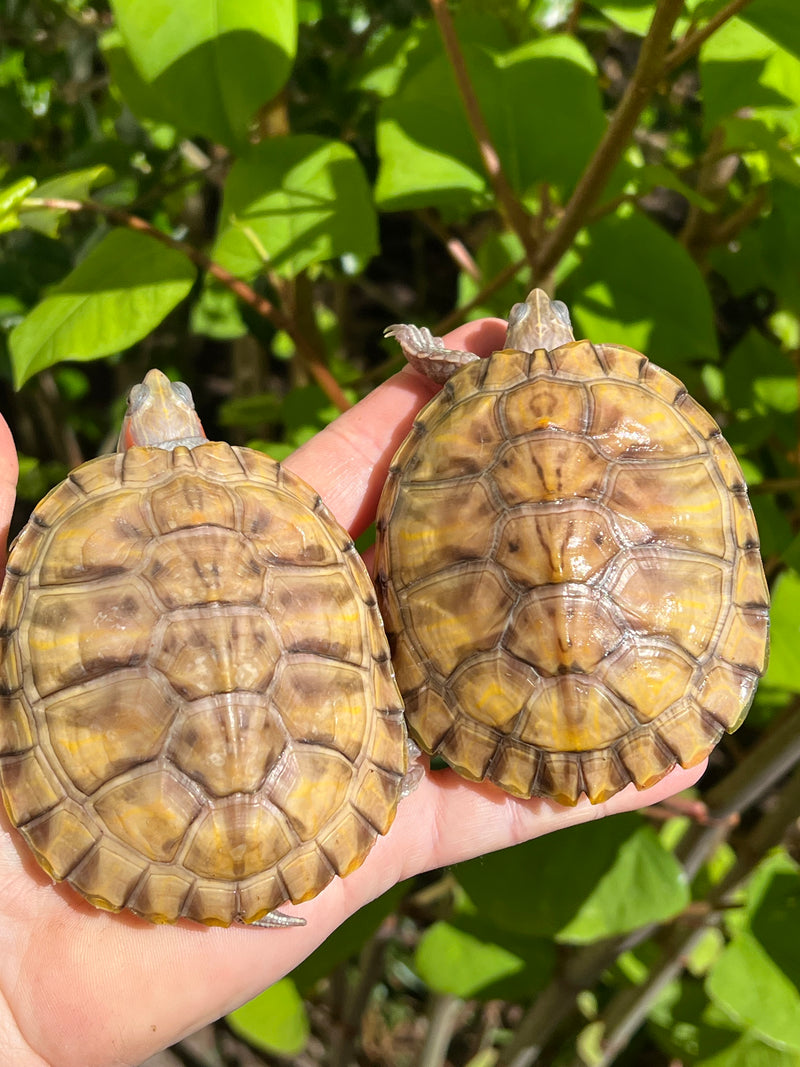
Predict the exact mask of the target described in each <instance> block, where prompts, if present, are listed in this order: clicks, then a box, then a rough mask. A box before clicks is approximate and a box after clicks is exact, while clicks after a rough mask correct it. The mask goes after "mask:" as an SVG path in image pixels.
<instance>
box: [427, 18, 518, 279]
mask: <svg viewBox="0 0 800 1067" xmlns="http://www.w3.org/2000/svg"><path fill="white" fill-rule="evenodd" d="M430 3H431V8H432V10H433V14H434V17H435V19H436V22H437V24H438V26H439V32H440V33H441V35H442V40H443V42H444V47H445V51H446V52H447V56H448V58H449V60H450V65H451V66H452V68H453V74H454V75H455V79H456V85H457V86H458V91H459V94H460V96H461V100H462V103H463V104H464V110H465V111H466V113H467V121H468V122H469V125H470V128H471V130H472V135H473V137H474V138H475V142H476V144H477V145H478V151H479V152H480V154H481V159H482V160H483V166H484V169H485V171H486V174H487V176H488V178H489V181H490V183H491V186H492V188H493V189H494V193H495V196H496V197H497V201H498V204H499V205H500V210H501V211H502V213H503V214H504V215H505V218H506V221H507V222H508V224H509V226H510V227H511V229H512V230H513V231H514V233H516V235H517V237H519V239H520V241H521V242H522V245H523V247H524V249H525V252H526V254H527V257H528V262H529V263H533V262H534V260H535V256H536V242H535V241H534V239H533V229H532V225H531V218H530V215H529V214H528V212H527V211H526V210H525V208H524V207H523V206H522V204H521V203H520V201H519V199H518V198H517V195H516V193H515V192H514V190H513V189H512V188H511V183H510V182H509V180H508V178H507V177H506V175H505V171H504V170H503V166H502V164H501V162H500V157H499V156H498V154H497V150H496V148H495V147H494V144H493V143H492V137H491V134H490V133H489V127H488V126H487V125H486V120H485V119H484V117H483V112H482V111H481V107H480V104H479V103H478V98H477V96H476V95H475V90H474V89H473V87H472V82H471V81H470V77H469V71H468V70H467V64H466V62H465V61H464V53H463V52H462V51H461V45H460V44H459V42H458V37H457V36H456V31H455V27H454V26H453V20H452V18H451V17H450V12H449V11H448V9H447V0H430Z"/></svg>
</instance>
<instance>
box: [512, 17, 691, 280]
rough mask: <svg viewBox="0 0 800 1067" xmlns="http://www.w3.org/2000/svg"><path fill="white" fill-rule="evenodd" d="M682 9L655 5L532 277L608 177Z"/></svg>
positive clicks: (573, 229) (550, 262) (548, 267)
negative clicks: (632, 64) (629, 71)
mask: <svg viewBox="0 0 800 1067" xmlns="http://www.w3.org/2000/svg"><path fill="white" fill-rule="evenodd" d="M682 9H683V0H660V2H659V4H658V7H657V8H656V12H655V15H654V16H653V21H652V23H651V24H650V29H649V30H648V32H647V36H646V37H645V39H644V41H643V42H642V49H641V51H640V53H639V60H638V62H637V64H636V69H635V70H634V72H633V77H632V78H631V80H630V82H629V83H628V87H627V89H626V90H625V95H624V96H623V97H622V100H621V101H620V103H619V106H618V107H617V110H616V111H615V112H614V115H613V117H612V119H611V121H610V122H609V124H608V127H607V128H606V132H605V134H604V135H603V137H602V139H601V141H600V144H599V145H598V146H597V149H596V151H595V153H594V155H593V156H592V158H591V159H590V160H589V163H588V165H587V167H586V169H585V170H584V172H583V174H582V175H581V177H580V178H579V180H578V184H577V185H576V186H575V191H574V192H573V194H572V196H571V197H570V200H569V203H568V204H567V206H566V208H565V209H564V214H563V215H562V216H561V220H560V222H559V223H558V225H557V226H556V228H555V229H554V230H552V231H551V232H550V234H549V235H548V236H547V238H546V239H545V241H544V242H543V244H542V245H541V247H540V248H539V251H538V254H537V255H536V257H535V258H534V260H533V264H534V272H535V274H536V277H537V278H540V279H541V278H542V277H546V276H547V275H548V274H550V273H551V271H552V270H553V269H554V268H555V266H556V265H557V263H558V262H559V260H560V259H561V257H562V256H563V255H564V253H565V252H566V251H567V249H568V248H569V247H570V245H571V244H572V242H573V240H574V239H575V236H576V234H577V233H578V231H579V230H580V228H581V226H583V224H584V222H585V220H586V216H587V214H588V213H589V211H590V209H591V208H592V206H593V205H594V203H595V201H596V200H597V199H598V197H599V196H600V194H601V193H602V191H603V189H604V188H605V186H606V183H607V182H608V179H609V178H610V177H611V173H612V171H613V170H614V168H615V167H616V165H617V163H618V162H619V159H620V157H621V156H622V153H623V152H624V151H625V148H626V147H627V145H628V142H629V141H630V138H631V135H632V133H633V131H634V128H635V126H636V123H637V121H638V119H639V116H640V115H641V113H642V111H643V110H644V108H645V105H646V104H647V101H648V100H649V99H650V96H651V95H652V93H653V91H654V89H655V87H656V85H657V84H658V81H659V80H660V78H661V77H662V76H663V73H664V55H665V53H666V51H667V48H668V47H669V43H670V40H671V34H672V28H673V26H674V25H675V23H676V21H677V19H678V16H679V15H680V13H681V10H682Z"/></svg>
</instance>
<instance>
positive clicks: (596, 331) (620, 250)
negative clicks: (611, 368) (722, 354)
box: [559, 212, 718, 374]
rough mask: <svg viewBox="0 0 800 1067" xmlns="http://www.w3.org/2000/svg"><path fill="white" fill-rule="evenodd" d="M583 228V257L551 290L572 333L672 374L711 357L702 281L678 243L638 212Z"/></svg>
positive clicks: (710, 316) (711, 332) (709, 311)
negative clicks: (619, 347)
mask: <svg viewBox="0 0 800 1067" xmlns="http://www.w3.org/2000/svg"><path fill="white" fill-rule="evenodd" d="M588 233H589V245H588V247H587V248H586V249H585V250H584V252H583V262H582V263H581V265H580V266H579V267H578V269H577V270H576V271H575V272H574V273H573V274H572V275H570V277H569V278H568V279H567V281H566V283H565V285H564V287H563V290H560V291H559V296H560V297H562V299H564V300H566V302H567V304H568V305H569V308H570V311H571V312H572V316H573V320H574V322H575V327H576V336H581V337H588V338H590V339H591V340H592V341H594V342H595V343H599V342H604V343H613V344H624V345H629V346H630V347H631V348H636V349H638V350H639V351H640V352H644V353H645V354H646V355H647V356H648V357H649V358H650V359H651V360H652V361H653V362H654V363H657V364H659V365H660V366H662V367H666V369H667V370H672V371H674V372H675V373H677V374H680V373H682V372H683V370H684V369H685V365H686V363H688V362H692V361H700V360H716V359H717V358H718V353H717V340H716V332H715V329H714V312H713V308H712V306H711V298H710V296H709V292H708V287H707V285H706V283H705V280H704V278H703V276H702V274H701V273H700V271H699V269H698V267H697V264H696V263H695V262H694V260H693V259H692V258H691V257H690V256H689V254H688V252H687V251H686V250H685V249H684V248H683V247H682V245H680V244H678V242H677V241H675V240H674V239H673V238H672V237H670V236H669V234H667V233H666V232H665V231H664V230H662V229H661V227H660V226H657V225H656V223H654V222H652V221H651V220H650V219H649V218H647V217H646V216H645V215H642V214H640V213H639V212H632V213H625V214H618V215H614V216H609V217H608V218H604V219H601V220H600V221H599V222H597V223H595V224H594V225H593V226H592V227H591V228H590V229H589V231H588Z"/></svg>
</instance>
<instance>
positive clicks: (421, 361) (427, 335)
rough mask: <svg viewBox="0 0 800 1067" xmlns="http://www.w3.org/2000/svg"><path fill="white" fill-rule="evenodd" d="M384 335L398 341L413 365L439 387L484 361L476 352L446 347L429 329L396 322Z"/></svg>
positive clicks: (388, 327)
mask: <svg viewBox="0 0 800 1067" xmlns="http://www.w3.org/2000/svg"><path fill="white" fill-rule="evenodd" d="M383 336H384V337H393V338H394V339H395V340H396V341H398V342H399V344H400V347H401V348H402V350H403V355H404V356H405V357H406V360H407V361H408V362H409V364H410V365H411V366H412V367H413V368H414V369H415V370H418V371H419V372H420V373H421V374H424V375H425V377H426V378H430V379H431V381H434V382H437V383H438V384H439V385H442V384H443V383H444V382H446V381H447V380H448V378H451V377H452V376H453V375H454V374H455V372H456V371H457V370H460V369H461V368H462V367H464V366H466V364H467V363H474V362H475V360H476V359H479V358H480V357H479V356H477V355H476V354H475V353H474V352H463V351H461V350H459V349H457V348H445V345H444V340H443V339H442V338H441V337H434V336H433V334H432V333H431V331H430V330H429V329H428V328H427V326H413V325H411V324H410V323H395V325H394V326H387V328H386V329H385V330H384V331H383Z"/></svg>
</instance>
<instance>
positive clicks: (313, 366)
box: [23, 197, 351, 411]
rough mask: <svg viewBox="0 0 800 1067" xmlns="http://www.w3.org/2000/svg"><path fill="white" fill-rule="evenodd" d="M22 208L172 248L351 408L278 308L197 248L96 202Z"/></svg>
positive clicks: (34, 202) (36, 200)
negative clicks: (269, 328)
mask: <svg viewBox="0 0 800 1067" xmlns="http://www.w3.org/2000/svg"><path fill="white" fill-rule="evenodd" d="M26 206H27V207H29V208H37V209H40V208H50V209H51V210H54V211H72V212H78V211H92V212H94V213H95V214H98V215H102V216H103V217H104V218H106V219H108V221H109V222H112V223H114V225H116V226H124V227H126V228H127V229H129V230H134V231H136V232H138V233H144V234H147V236H148V237H152V238H153V239H154V240H156V241H160V242H161V244H163V245H166V247H167V248H172V249H174V250H175V251H176V252H180V253H181V255H184V256H186V258H187V259H189V260H191V262H192V263H194V265H195V266H196V267H198V268H199V269H200V270H204V271H206V272H207V273H208V274H211V275H213V277H215V278H216V279H217V281H218V282H220V284H221V285H224V286H225V287H226V288H227V289H230V291H231V292H232V293H235V294H236V296H237V297H238V298H239V299H240V300H241V301H242V303H243V304H247V305H249V306H250V307H251V308H252V309H253V310H254V311H255V312H256V313H257V314H259V315H261V316H262V317H263V318H265V319H268V320H269V321H270V322H271V323H272V324H273V326H275V328H276V329H278V330H283V331H285V333H287V334H288V335H289V337H291V339H292V340H293V341H294V344H295V347H296V349H297V354H298V355H299V356H300V358H301V359H302V361H303V364H304V366H305V367H306V369H307V370H308V372H309V374H310V375H311V376H312V378H313V379H314V380H315V381H316V383H317V385H319V387H320V389H322V391H323V392H324V393H325V395H326V396H327V397H328V399H329V400H330V401H331V403H333V404H335V405H336V407H337V408H338V409H339V411H346V410H347V409H348V408H349V407H351V404H350V401H349V400H348V399H347V397H346V396H345V395H344V393H343V392H342V389H341V387H340V386H339V383H338V382H337V381H336V379H335V378H334V377H333V375H332V374H331V372H330V371H329V370H328V368H327V367H326V366H325V365H324V364H323V363H322V362H321V360H320V358H319V356H318V354H317V353H316V352H315V350H314V348H313V347H312V346H311V345H310V344H309V342H308V340H307V339H306V338H305V337H304V336H303V334H301V333H300V331H299V330H298V329H297V327H296V325H295V323H294V322H293V321H292V320H291V319H290V318H289V317H288V316H287V315H285V314H284V313H283V312H282V311H281V310H280V308H278V307H276V306H275V305H274V304H273V303H271V301H269V300H267V299H266V297H263V296H260V295H259V294H258V293H257V292H256V291H255V289H253V287H252V286H250V285H248V284H247V282H244V281H242V279H241V278H237V277H235V275H233V274H231V273H230V271H228V270H226V269H225V267H223V266H222V265H221V264H219V263H216V262H215V261H214V260H213V259H211V258H210V257H209V256H207V255H206V254H205V253H204V252H201V251H200V250H199V249H198V248H194V247H193V246H192V245H189V244H185V243H184V242H182V241H177V240H176V239H175V238H174V237H170V236H169V234H166V233H163V232H162V231H161V230H159V229H157V228H156V227H155V226H153V225H152V223H150V222H148V221H147V220H146V219H143V218H140V217H139V216H138V215H130V214H128V212H127V211H122V210H121V209H120V208H115V207H108V206H106V205H105V204H101V203H99V202H98V201H96V200H63V199H60V198H58V197H29V198H28V199H26V200H25V203H24V205H23V210H24V207H26Z"/></svg>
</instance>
